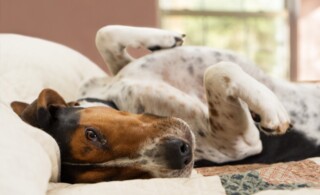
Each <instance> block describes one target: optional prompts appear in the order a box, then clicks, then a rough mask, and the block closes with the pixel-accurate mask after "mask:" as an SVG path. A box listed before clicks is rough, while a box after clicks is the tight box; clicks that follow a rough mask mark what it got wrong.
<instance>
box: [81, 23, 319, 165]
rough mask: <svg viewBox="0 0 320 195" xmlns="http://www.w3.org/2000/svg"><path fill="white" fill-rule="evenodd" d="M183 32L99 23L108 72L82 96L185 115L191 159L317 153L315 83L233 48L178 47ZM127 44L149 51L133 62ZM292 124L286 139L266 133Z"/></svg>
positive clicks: (273, 158)
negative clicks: (276, 72) (270, 71)
mask: <svg viewBox="0 0 320 195" xmlns="http://www.w3.org/2000/svg"><path fill="white" fill-rule="evenodd" d="M183 37H184V35H182V34H179V33H175V32H170V31H165V30H161V29H154V28H140V27H129V26H119V25H114V26H113V25H111V26H105V27H103V28H101V29H100V30H99V31H98V33H97V35H96V45H97V48H98V50H99V52H100V54H101V56H102V57H103V59H104V61H105V63H106V64H107V65H108V68H109V70H110V71H111V74H112V76H111V77H105V78H93V79H92V80H91V81H89V82H87V83H86V84H85V85H83V87H82V89H81V95H82V98H96V99H100V100H104V101H111V102H113V103H114V104H115V105H116V107H117V108H118V109H119V110H124V111H129V112H132V113H152V114H155V115H158V116H174V117H177V118H181V119H183V120H184V121H185V122H187V123H188V124H189V126H190V127H191V129H192V131H193V132H194V135H195V137H196V150H195V160H203V159H205V160H208V161H210V162H212V163H210V164H223V163H228V164H230V162H234V163H275V162H284V161H292V160H301V159H305V158H308V157H311V156H319V155H320V120H319V117H320V101H319V100H320V85H319V84H318V85H317V84H297V83H290V82H286V81H282V80H279V79H274V78H271V77H269V76H268V75H266V74H265V73H263V72H262V71H261V70H259V69H258V68H257V67H256V66H255V65H254V64H253V63H252V62H250V61H248V60H246V59H244V58H242V57H240V56H239V55H237V54H235V53H232V52H230V51H225V50H219V49H214V48H209V47H194V46H181V45H182V43H183ZM177 46H181V47H177ZM128 47H129V48H141V47H144V48H148V49H149V50H151V51H154V52H153V53H151V54H148V55H146V56H143V57H141V58H139V59H134V58H133V57H132V56H131V55H130V54H129V53H128V52H127V51H126V48H128ZM252 116H254V117H253V118H254V120H253V118H252ZM291 124H293V125H294V129H293V130H292V131H290V132H289V133H287V134H285V136H279V137H275V136H271V137H270V136H266V134H267V135H281V134H284V133H285V132H286V131H287V129H288V128H290V127H291ZM259 130H261V131H263V132H264V133H260V132H261V131H259ZM250 156H251V157H250ZM247 157H250V158H247Z"/></svg>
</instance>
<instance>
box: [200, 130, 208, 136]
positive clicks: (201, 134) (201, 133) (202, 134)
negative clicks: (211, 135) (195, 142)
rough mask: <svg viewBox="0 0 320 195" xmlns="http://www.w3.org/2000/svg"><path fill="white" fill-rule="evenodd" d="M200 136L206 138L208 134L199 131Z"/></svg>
mask: <svg viewBox="0 0 320 195" xmlns="http://www.w3.org/2000/svg"><path fill="white" fill-rule="evenodd" d="M198 134H199V135H200V136H201V137H205V136H206V134H205V133H204V132H203V131H202V130H199V131H198Z"/></svg>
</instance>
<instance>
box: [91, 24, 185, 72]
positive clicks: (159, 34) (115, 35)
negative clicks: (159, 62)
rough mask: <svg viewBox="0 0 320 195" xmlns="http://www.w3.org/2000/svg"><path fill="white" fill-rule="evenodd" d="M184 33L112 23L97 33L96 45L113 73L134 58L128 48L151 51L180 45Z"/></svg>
mask: <svg viewBox="0 0 320 195" xmlns="http://www.w3.org/2000/svg"><path fill="white" fill-rule="evenodd" d="M183 37H184V35H182V34H179V33H174V32H170V31H166V30H160V29H155V28H144V27H130V26H120V25H110V26H105V27H103V28H101V29H100V30H99V31H98V32H97V35H96V46H97V48H98V50H99V52H100V54H101V56H102V57H103V59H104V61H105V63H106V64H107V65H108V67H109V69H110V71H111V73H112V74H113V75H115V74H117V73H118V72H119V71H120V70H121V69H122V68H123V67H124V66H126V65H127V64H128V63H130V62H131V61H132V60H133V59H134V58H133V57H132V56H130V55H129V54H128V53H127V51H126V48H127V47H132V48H142V47H144V48H147V49H149V50H151V51H154V50H160V49H165V48H172V47H175V46H180V45H182V43H183V40H182V38H183Z"/></svg>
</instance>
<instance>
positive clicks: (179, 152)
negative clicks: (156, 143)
mask: <svg viewBox="0 0 320 195" xmlns="http://www.w3.org/2000/svg"><path fill="white" fill-rule="evenodd" d="M165 158H166V160H167V163H168V166H169V168H171V169H183V168H184V167H185V166H187V165H188V164H189V163H190V162H191V161H192V149H191V146H190V145H189V144H188V143H186V142H185V141H182V140H179V139H169V140H166V143H165Z"/></svg>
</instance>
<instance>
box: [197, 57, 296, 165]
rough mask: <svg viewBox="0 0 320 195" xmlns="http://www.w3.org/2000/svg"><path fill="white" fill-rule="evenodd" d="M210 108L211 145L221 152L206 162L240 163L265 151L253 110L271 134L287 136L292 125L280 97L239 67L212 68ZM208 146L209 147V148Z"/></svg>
mask: <svg viewBox="0 0 320 195" xmlns="http://www.w3.org/2000/svg"><path fill="white" fill-rule="evenodd" d="M204 85H205V89H206V96H207V101H208V109H209V121H208V122H209V127H210V128H209V129H210V131H209V132H207V133H208V134H209V135H208V137H211V138H210V139H208V140H209V142H207V143H205V142H203V146H201V148H202V149H203V150H205V147H208V145H212V144H211V143H210V142H215V143H214V147H217V149H218V151H219V153H220V159H219V158H217V151H212V152H210V150H209V154H208V152H206V154H204V156H202V157H203V158H205V159H208V160H212V161H215V162H223V161H224V162H225V161H231V160H240V159H243V158H245V157H247V156H250V155H253V154H257V153H259V152H260V151H261V149H262V148H261V147H262V146H261V142H260V139H259V132H258V130H257V127H256V126H255V124H254V121H253V120H252V116H251V114H250V110H251V111H253V112H254V113H256V114H258V115H259V116H260V117H261V121H260V125H261V129H262V130H264V131H265V132H266V133H268V134H283V133H285V132H286V130H287V129H288V128H289V126H290V119H289V116H288V114H287V112H286V110H285V109H284V107H283V106H282V104H281V103H280V102H279V101H278V99H277V98H276V96H275V95H274V94H273V93H272V92H271V91H270V90H269V89H268V88H267V87H265V86H264V85H263V84H261V83H259V82H258V81H257V80H255V79H254V78H252V77H251V76H249V75H248V74H247V73H245V72H244V71H243V70H242V69H241V68H240V67H239V66H238V65H236V64H234V63H231V62H221V63H218V64H216V65H213V66H210V67H209V68H208V69H207V70H206V71H205V75H204ZM206 145H207V146H206Z"/></svg>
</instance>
